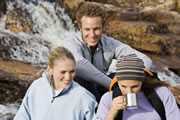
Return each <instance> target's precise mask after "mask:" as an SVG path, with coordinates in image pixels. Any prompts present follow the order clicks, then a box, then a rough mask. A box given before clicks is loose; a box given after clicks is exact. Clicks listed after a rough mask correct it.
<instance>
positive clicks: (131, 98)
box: [126, 93, 138, 109]
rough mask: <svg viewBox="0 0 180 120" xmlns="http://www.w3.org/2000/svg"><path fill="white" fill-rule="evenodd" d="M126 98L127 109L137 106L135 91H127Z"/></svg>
mask: <svg viewBox="0 0 180 120" xmlns="http://www.w3.org/2000/svg"><path fill="white" fill-rule="evenodd" d="M126 100H127V109H136V108H137V106H138V105H137V97H136V94H135V93H128V94H127V95H126Z"/></svg>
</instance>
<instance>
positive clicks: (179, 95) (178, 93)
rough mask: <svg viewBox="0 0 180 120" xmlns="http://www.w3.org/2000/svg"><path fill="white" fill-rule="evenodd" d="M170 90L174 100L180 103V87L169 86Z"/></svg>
mask: <svg viewBox="0 0 180 120" xmlns="http://www.w3.org/2000/svg"><path fill="white" fill-rule="evenodd" d="M170 90H171V92H172V93H173V95H174V96H175V98H176V101H177V102H178V103H180V85H177V86H170Z"/></svg>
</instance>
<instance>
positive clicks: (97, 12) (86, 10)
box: [76, 2, 105, 26]
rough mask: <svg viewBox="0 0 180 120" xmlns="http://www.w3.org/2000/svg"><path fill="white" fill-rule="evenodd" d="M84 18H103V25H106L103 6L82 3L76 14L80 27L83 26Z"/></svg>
mask: <svg viewBox="0 0 180 120" xmlns="http://www.w3.org/2000/svg"><path fill="white" fill-rule="evenodd" d="M83 16H88V17H101V18H102V23H104V17H105V12H104V10H103V8H102V7H101V6H99V5H97V4H93V3H88V2H86V3H81V4H80V5H79V9H78V10H77V12H76V20H77V23H78V25H79V26H80V25H81V18H82V17H83Z"/></svg>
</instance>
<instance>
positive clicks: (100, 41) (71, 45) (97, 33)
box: [64, 3, 152, 101]
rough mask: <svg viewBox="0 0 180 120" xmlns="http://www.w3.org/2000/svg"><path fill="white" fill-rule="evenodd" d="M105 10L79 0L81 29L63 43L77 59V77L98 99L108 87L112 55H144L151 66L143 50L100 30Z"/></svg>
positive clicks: (142, 57)
mask: <svg viewBox="0 0 180 120" xmlns="http://www.w3.org/2000/svg"><path fill="white" fill-rule="evenodd" d="M103 18H104V12H103V10H102V9H101V8H100V7H98V6H94V5H92V4H89V3H85V4H81V6H80V8H79V9H78V11H77V14H76V19H77V23H78V26H79V29H80V33H78V34H77V35H76V36H75V38H74V39H73V40H69V41H67V42H66V44H65V45H64V46H65V47H67V48H68V49H69V50H70V51H72V53H73V55H74V56H75V59H76V62H77V74H76V79H77V81H78V82H79V83H80V84H81V85H83V86H84V87H85V88H87V89H88V90H89V91H91V92H92V93H93V94H94V95H95V96H96V99H97V101H99V100H100V97H101V95H102V94H103V93H104V92H105V90H106V89H105V88H107V89H108V88H109V85H110V83H111V77H109V76H108V74H109V75H110V73H111V72H110V69H111V68H113V67H110V65H111V63H112V62H113V60H114V59H117V58H119V57H120V56H123V55H127V54H133V53H135V54H137V56H138V57H139V58H141V59H143V61H144V63H145V66H146V67H148V68H149V67H150V66H151V64H152V61H151V59H150V58H148V57H147V56H145V55H144V54H142V53H140V52H138V51H137V50H135V49H133V48H131V47H130V46H128V45H126V44H123V43H121V42H120V41H118V40H115V39H113V38H111V37H108V36H106V35H104V34H103V26H104V20H103Z"/></svg>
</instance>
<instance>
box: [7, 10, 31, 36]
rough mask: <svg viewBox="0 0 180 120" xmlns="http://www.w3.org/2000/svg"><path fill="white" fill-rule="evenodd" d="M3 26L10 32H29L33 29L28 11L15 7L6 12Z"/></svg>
mask: <svg viewBox="0 0 180 120" xmlns="http://www.w3.org/2000/svg"><path fill="white" fill-rule="evenodd" d="M5 27H6V29H9V30H10V31H12V32H27V33H31V32H32V29H33V26H32V20H31V18H30V15H29V13H28V12H27V11H26V10H23V9H22V8H15V9H13V10H10V11H8V12H7V17H6V25H5Z"/></svg>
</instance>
